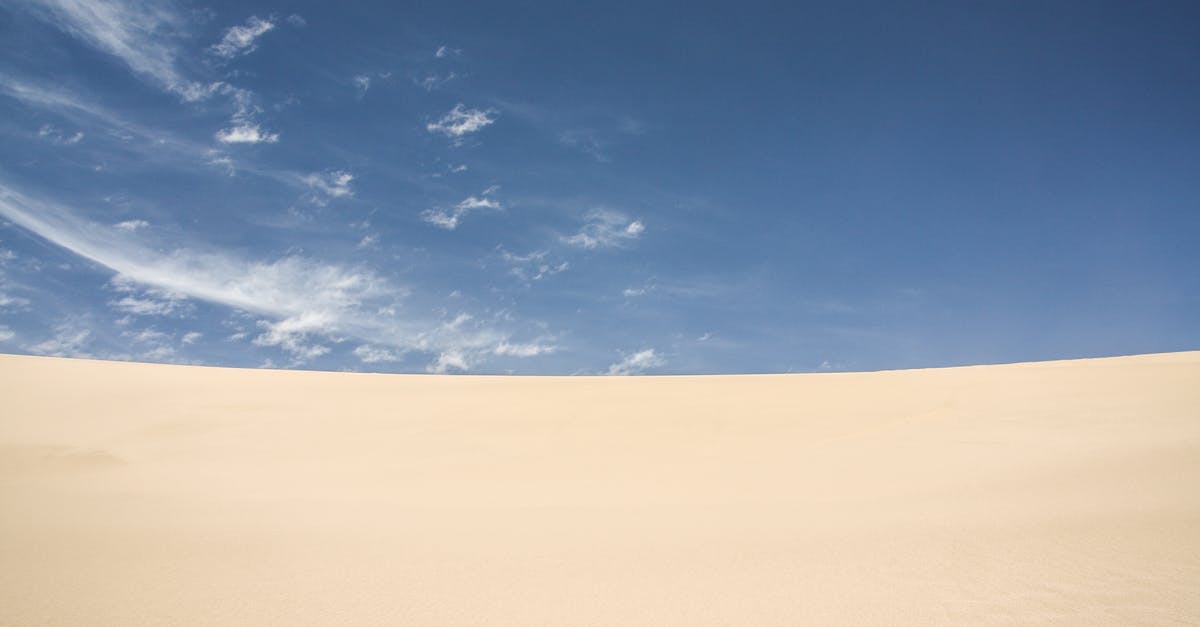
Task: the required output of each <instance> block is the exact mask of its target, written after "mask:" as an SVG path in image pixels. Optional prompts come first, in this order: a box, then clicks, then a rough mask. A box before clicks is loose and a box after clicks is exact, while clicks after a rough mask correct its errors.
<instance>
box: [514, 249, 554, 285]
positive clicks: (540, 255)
mask: <svg viewBox="0 0 1200 627" xmlns="http://www.w3.org/2000/svg"><path fill="white" fill-rule="evenodd" d="M499 250H500V258H501V259H503V260H504V262H505V263H507V264H508V265H509V272H510V273H512V275H513V276H515V277H517V278H518V279H521V280H522V281H540V280H542V279H544V278H546V277H548V276H552V275H555V274H558V273H559V272H565V271H567V270H568V269H569V268H570V267H571V264H570V263H568V262H566V261H562V262H558V263H554V262H553V261H548V260H547V256H548V255H549V251H545V250H535V251H533V252H531V253H528V254H525V255H518V254H515V253H511V252H509V251H507V250H504V249H503V248H500V249H499Z"/></svg>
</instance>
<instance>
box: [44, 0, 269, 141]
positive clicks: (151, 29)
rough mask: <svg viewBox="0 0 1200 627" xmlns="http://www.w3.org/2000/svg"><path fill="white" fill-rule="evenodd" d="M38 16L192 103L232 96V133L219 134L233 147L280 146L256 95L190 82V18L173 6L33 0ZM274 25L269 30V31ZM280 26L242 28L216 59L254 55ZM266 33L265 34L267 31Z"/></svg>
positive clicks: (255, 23)
mask: <svg viewBox="0 0 1200 627" xmlns="http://www.w3.org/2000/svg"><path fill="white" fill-rule="evenodd" d="M32 7H33V9H34V12H35V14H37V15H40V16H42V17H43V18H44V19H45V20H46V21H47V22H50V23H51V24H53V25H55V26H56V27H58V28H59V29H60V30H62V31H64V32H66V33H68V34H70V35H72V36H74V37H75V38H76V39H79V40H80V41H83V42H84V43H87V44H88V45H91V46H92V47H94V48H96V49H98V50H101V51H104V52H106V53H108V54H110V55H112V56H114V57H116V58H117V59H118V60H120V61H121V62H123V63H124V64H125V65H126V66H127V67H128V68H129V69H130V70H131V71H133V73H134V74H135V75H137V76H139V77H141V78H143V79H144V80H148V81H149V82H151V83H153V84H155V85H156V86H158V87H159V88H161V89H163V90H165V91H167V92H170V93H173V94H175V95H177V96H178V97H179V98H181V99H182V100H184V101H187V102H198V101H202V100H207V99H209V98H212V97H214V96H217V95H221V96H226V97H228V98H229V99H230V101H231V102H232V103H233V107H234V113H233V118H232V120H231V123H230V126H229V127H228V128H225V129H222V130H220V131H218V133H217V135H216V138H217V140H218V141H220V142H222V143H227V144H247V143H261V142H266V143H274V142H276V141H278V140H279V135H278V134H277V133H271V132H268V131H265V130H263V129H262V128H261V127H260V126H259V123H258V122H256V121H255V119H254V118H255V115H256V113H258V110H257V107H255V106H254V105H253V104H252V101H253V95H252V94H251V92H249V91H248V90H245V89H241V88H238V87H234V86H232V85H230V84H229V83H226V82H224V81H215V82H205V81H200V80H195V79H192V78H189V77H188V76H187V73H186V72H185V71H184V70H183V69H181V67H180V64H179V58H180V57H181V56H182V54H183V53H182V47H181V42H182V40H183V39H185V38H186V36H187V35H188V33H189V31H190V24H189V23H188V19H187V18H186V17H185V15H186V13H185V12H184V11H183V10H181V9H180V7H178V6H176V5H175V4H174V3H172V2H169V1H162V2H152V1H148V0H33V4H32ZM268 25H269V26H268ZM273 27H274V23H273V22H269V21H263V20H259V19H258V18H256V17H252V18H251V20H250V22H248V23H247V25H245V26H236V27H234V28H231V29H230V30H229V31H227V32H226V34H225V37H224V38H223V39H222V41H221V42H219V43H218V44H217V45H216V46H214V47H213V48H212V50H214V54H217V55H218V56H224V55H226V54H228V55H232V56H236V55H237V54H243V53H245V52H249V51H250V50H253V46H254V41H255V39H257V38H258V37H259V36H261V35H262V34H263V33H265V32H267V31H269V30H271V28H273ZM264 29H265V30H264Z"/></svg>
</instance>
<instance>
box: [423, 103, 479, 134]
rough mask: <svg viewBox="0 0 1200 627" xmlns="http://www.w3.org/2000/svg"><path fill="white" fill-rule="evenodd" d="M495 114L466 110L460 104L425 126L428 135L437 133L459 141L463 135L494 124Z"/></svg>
mask: <svg viewBox="0 0 1200 627" xmlns="http://www.w3.org/2000/svg"><path fill="white" fill-rule="evenodd" d="M495 121H496V118H495V112H494V111H492V110H490V109H489V110H486V111H485V110H482V109H468V108H466V106H465V105H463V104H462V103H459V104H456V105H454V108H453V109H451V110H450V111H448V112H447V113H446V114H445V115H443V116H442V117H441V118H438V120H437V121H436V122H430V123H428V124H426V125H425V130H427V131H429V132H430V133H439V134H441V135H445V136H446V137H450V138H454V139H461V138H462V137H463V136H464V135H469V134H471V133H475V132H477V131H479V130H481V129H483V128H484V127H487V126H489V125H491V124H493V123H495Z"/></svg>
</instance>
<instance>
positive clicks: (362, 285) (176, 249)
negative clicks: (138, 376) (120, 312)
mask: <svg viewBox="0 0 1200 627" xmlns="http://www.w3.org/2000/svg"><path fill="white" fill-rule="evenodd" d="M0 216H2V217H3V218H5V219H7V220H9V221H11V222H12V223H14V224H15V225H16V226H20V227H22V228H24V229H27V230H29V231H32V232H33V233H35V234H37V235H39V236H41V237H43V238H45V239H46V240H48V241H50V242H52V243H54V244H56V245H58V246H61V247H63V248H65V249H67V250H70V251H71V252H73V253H75V254H77V255H80V256H81V257H84V258H86V259H89V260H91V261H92V262H95V263H97V264H99V265H102V266H104V267H107V268H109V269H110V270H112V271H114V272H115V273H117V274H118V275H120V277H121V279H119V280H118V281H116V282H115V283H114V284H120V283H122V282H131V283H136V284H137V285H139V286H142V287H143V288H151V289H156V290H162V291H163V293H171V294H178V295H180V297H181V298H189V299H199V300H204V301H207V302H211V303H216V304H220V305H225V306H228V307H232V308H234V309H237V310H241V311H244V312H247V313H249V314H253V315H254V316H255V317H256V318H257V319H258V320H259V323H258V324H259V328H260V333H259V334H258V335H257V336H255V337H254V338H253V342H254V343H255V344H257V345H259V346H266V347H277V348H279V349H280V350H283V351H285V352H288V353H290V354H291V356H292V357H293V359H294V360H295V361H297V362H299V361H303V360H307V359H312V358H314V357H317V356H320V355H322V354H324V353H325V352H326V351H328V350H329V348H328V346H327V345H326V342H330V341H332V342H343V341H347V340H350V339H356V340H359V341H361V342H363V343H368V344H371V345H378V346H384V347H389V348H391V349H394V350H400V351H419V352H423V353H429V354H435V355H439V358H438V359H437V360H436V361H435V362H434V364H433V365H431V368H435V369H441V370H442V371H445V370H448V369H460V370H462V369H466V368H468V367H473V366H474V365H476V364H477V363H480V362H482V361H484V360H486V358H487V356H488V355H492V354H494V348H495V347H496V346H497V345H498V344H500V343H501V342H508V343H512V341H511V338H510V336H509V334H507V333H504V332H502V331H500V330H498V329H496V328H493V327H492V326H491V325H490V324H488V323H486V322H484V321H479V320H476V319H474V318H472V317H471V316H470V315H468V314H460V315H458V316H455V317H454V318H453V319H450V320H440V321H439V320H429V319H428V318H427V317H425V318H422V317H404V316H402V314H400V313H398V312H402V311H404V310H405V309H404V308H403V307H400V306H399V304H400V303H401V302H402V301H403V299H405V298H406V297H407V296H408V291H407V290H405V289H403V288H401V287H399V286H396V285H394V284H393V283H392V282H391V281H389V280H387V279H385V278H383V277H381V276H379V275H378V274H376V273H375V272H374V271H372V270H370V269H368V268H362V267H352V266H345V265H340V264H333V263H323V262H320V261H317V260H313V259H307V258H304V257H300V256H296V255H293V256H286V257H283V258H280V259H275V260H272V261H261V260H250V259H245V258H242V257H240V256H238V255H234V254H230V253H228V252H222V251H219V250H213V249H203V248H197V247H195V246H192V245H180V244H178V243H176V244H173V245H171V244H165V245H164V243H162V242H159V243H158V244H159V245H155V246H151V245H150V244H148V243H146V242H144V241H143V239H144V238H140V237H139V238H134V237H131V236H130V235H129V234H127V233H124V232H123V231H118V230H116V229H108V228H98V227H97V225H95V224H93V223H90V222H88V221H87V220H85V219H83V218H81V217H79V214H78V213H77V212H75V211H72V210H69V209H66V208H63V207H62V206H59V205H56V204H52V203H48V202H45V201H42V200H37V199H34V198H30V197H28V196H26V195H24V194H22V193H20V192H17V191H15V190H13V189H12V188H11V187H9V186H7V185H5V184H3V182H0ZM164 250H165V251H167V252H163V251H164ZM78 337H79V339H78V341H76V342H75V344H74V345H73V346H74V348H73V349H72V348H71V346H70V345H68V343H67V342H66V339H71V338H69V337H68V338H65V339H64V338H59V339H60V340H61V341H60V342H59V343H58V344H47V343H43V344H42V345H38V346H39V347H40V348H39V350H40V352H45V353H53V352H64V351H67V350H68V349H70V350H75V351H76V352H79V351H81V350H82V348H80V347H82V346H83V342H84V341H85V340H86V339H87V336H86V335H82V336H78ZM58 346H66V347H67V348H57V347H58ZM439 364H440V365H439Z"/></svg>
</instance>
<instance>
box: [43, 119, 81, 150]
mask: <svg viewBox="0 0 1200 627" xmlns="http://www.w3.org/2000/svg"><path fill="white" fill-rule="evenodd" d="M38 137H40V138H42V139H44V140H46V141H48V142H51V143H54V144H58V145H60V146H70V145H73V144H78V143H79V142H81V141H83V132H82V131H77V132H75V134H73V135H64V134H63V133H62V131H60V130H58V128H57V127H55V126H53V125H51V124H43V125H42V127H41V128H39V129H38Z"/></svg>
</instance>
